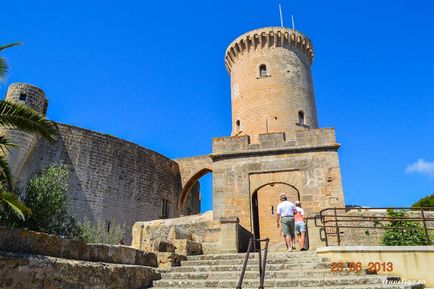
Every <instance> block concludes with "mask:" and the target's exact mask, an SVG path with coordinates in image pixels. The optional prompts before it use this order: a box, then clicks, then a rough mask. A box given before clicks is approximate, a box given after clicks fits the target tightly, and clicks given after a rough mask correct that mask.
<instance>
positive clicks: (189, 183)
mask: <svg viewBox="0 0 434 289" xmlns="http://www.w3.org/2000/svg"><path fill="white" fill-rule="evenodd" d="M211 172H212V170H211V169H209V168H203V169H201V170H199V171H198V172H196V173H195V174H193V175H192V176H191V177H190V178H189V179H188V181H187V182H186V183H185V184H184V186H183V188H182V190H181V194H180V195H179V200H178V209H180V210H182V209H183V207H184V204H185V200H186V198H187V196H188V193H190V191H191V189H192V188H193V186H194V185H195V184H196V183H197V182H198V181H199V179H200V178H201V177H203V176H204V175H206V174H208V173H211Z"/></svg>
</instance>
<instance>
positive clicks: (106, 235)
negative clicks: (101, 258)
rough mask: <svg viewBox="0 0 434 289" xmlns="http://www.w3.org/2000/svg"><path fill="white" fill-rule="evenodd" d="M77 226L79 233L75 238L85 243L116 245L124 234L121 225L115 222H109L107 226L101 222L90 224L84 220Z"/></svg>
mask: <svg viewBox="0 0 434 289" xmlns="http://www.w3.org/2000/svg"><path fill="white" fill-rule="evenodd" d="M78 227H79V229H80V234H79V236H77V237H76V238H75V239H76V240H79V241H82V242H85V243H101V244H110V245H118V244H119V242H120V241H121V240H123V239H124V236H125V231H124V229H123V227H122V226H120V225H118V224H116V223H111V224H110V227H109V228H107V227H106V226H105V224H103V223H97V224H92V223H91V222H89V221H87V220H85V221H83V222H81V223H79V224H78Z"/></svg>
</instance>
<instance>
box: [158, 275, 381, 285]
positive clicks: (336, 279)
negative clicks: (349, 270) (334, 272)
mask: <svg viewBox="0 0 434 289" xmlns="http://www.w3.org/2000/svg"><path fill="white" fill-rule="evenodd" d="M387 278H388V277H386V276H332V277H319V278H300V279H290V278H285V279H275V278H272V279H266V280H265V284H264V287H266V288H270V287H283V288H289V287H297V288H298V287H318V286H335V285H336V286H342V285H362V284H363V285H364V284H367V285H369V284H383V282H385V281H387V280H388V279H387ZM237 283H238V280H237V279H223V280H164V279H162V280H159V281H155V282H154V287H158V288H161V287H172V288H173V287H178V288H186V287H191V288H203V287H205V288H216V287H218V288H236V285H237ZM243 286H244V287H259V278H255V279H244V281H243Z"/></svg>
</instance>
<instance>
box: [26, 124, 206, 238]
mask: <svg viewBox="0 0 434 289" xmlns="http://www.w3.org/2000/svg"><path fill="white" fill-rule="evenodd" d="M57 126H58V132H59V136H58V140H57V141H56V142H55V143H54V144H50V143H49V142H47V141H46V140H43V139H41V140H40V141H39V142H38V143H37V145H36V146H35V148H34V149H33V152H32V154H31V155H30V157H29V158H28V159H27V162H26V163H25V165H24V167H23V169H22V171H21V174H20V176H19V178H18V181H19V183H20V184H21V185H23V184H25V183H26V182H27V181H28V180H29V178H30V177H31V176H32V175H33V174H35V173H38V172H40V171H41V170H42V169H44V168H46V167H48V166H49V165H51V164H58V163H61V162H63V163H64V164H66V165H67V166H68V167H69V169H70V171H71V178H70V182H69V190H68V193H67V195H68V201H69V209H70V211H71V212H72V214H73V215H74V216H75V217H77V218H79V219H84V218H86V219H88V220H91V221H99V222H104V223H106V224H107V225H108V224H109V223H114V222H116V223H118V224H121V225H124V226H125V228H126V232H127V234H126V243H129V242H130V241H131V236H130V234H129V232H130V231H129V230H130V228H131V227H132V225H133V224H134V222H136V221H139V220H141V221H143V220H155V219H159V218H161V217H162V200H163V199H164V200H168V202H169V215H168V217H177V216H180V215H187V214H195V213H198V212H199V210H200V200H199V190H198V186H196V187H195V188H194V189H193V190H192V192H191V193H190V194H189V195H188V196H187V200H186V202H185V203H186V204H187V205H186V206H184V207H183V208H182V209H178V206H177V203H178V199H179V196H180V192H181V178H180V173H179V167H178V164H177V163H176V162H174V161H172V160H170V159H168V158H166V157H164V156H162V155H161V154H158V153H156V152H154V151H152V150H149V149H146V148H143V147H140V146H138V145H136V144H133V143H131V142H128V141H125V140H122V139H119V138H116V137H113V136H110V135H105V134H101V133H97V132H94V131H90V130H86V129H82V128H78V127H74V126H69V125H65V124H57Z"/></svg>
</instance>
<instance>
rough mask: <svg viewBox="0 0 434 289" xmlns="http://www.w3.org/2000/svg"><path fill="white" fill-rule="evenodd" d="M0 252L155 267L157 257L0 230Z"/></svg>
mask: <svg viewBox="0 0 434 289" xmlns="http://www.w3.org/2000/svg"><path fill="white" fill-rule="evenodd" d="M0 251H6V252H14V253H24V254H31V255H44V256H51V257H57V258H63V259H71V260H83V261H90V262H105V263H113V264H127V265H141V266H149V267H157V266H158V262H157V256H156V255H155V254H154V253H148V252H144V251H141V250H136V249H134V248H131V247H127V246H112V245H104V244H86V243H82V242H77V241H73V240H68V239H62V238H60V237H57V236H53V235H49V234H45V233H40V232H33V231H28V230H18V229H12V228H6V227H0Z"/></svg>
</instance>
